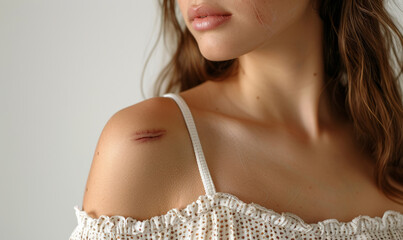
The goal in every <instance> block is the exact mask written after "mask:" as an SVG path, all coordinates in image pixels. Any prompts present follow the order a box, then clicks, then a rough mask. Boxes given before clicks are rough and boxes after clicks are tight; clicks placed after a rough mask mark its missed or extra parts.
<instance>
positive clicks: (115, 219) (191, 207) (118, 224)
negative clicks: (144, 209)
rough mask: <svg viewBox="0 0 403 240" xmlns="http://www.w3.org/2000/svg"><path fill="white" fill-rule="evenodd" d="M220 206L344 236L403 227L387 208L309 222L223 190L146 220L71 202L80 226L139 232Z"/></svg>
mask: <svg viewBox="0 0 403 240" xmlns="http://www.w3.org/2000/svg"><path fill="white" fill-rule="evenodd" d="M220 206H221V207H226V208H229V209H231V210H234V211H235V212H237V213H239V214H241V215H244V216H248V217H251V218H252V219H255V220H260V221H262V222H264V223H266V224H270V225H272V226H278V227H282V228H284V229H286V230H289V231H297V232H301V233H304V234H313V235H336V236H343V235H353V234H361V233H363V232H371V233H374V232H379V231H384V230H388V229H394V228H400V229H402V228H403V214H402V213H400V212H397V211H394V210H387V211H386V212H385V213H384V214H383V216H382V217H369V216H365V215H360V216H357V217H355V218H354V219H353V220H351V221H349V222H340V221H338V220H337V219H326V220H323V221H319V222H318V223H311V224H308V223H306V222H305V221H304V220H303V219H301V218H300V217H299V216H297V215H295V214H293V213H289V212H283V213H281V214H280V213H277V212H275V211H273V210H271V209H267V208H265V207H263V206H261V205H259V204H256V203H253V202H252V203H245V202H243V201H242V200H240V199H239V198H238V197H236V196H234V195H232V194H230V193H224V192H216V193H214V194H212V195H200V196H199V197H198V199H197V200H196V201H194V202H192V203H190V204H188V205H187V206H186V207H185V208H182V209H177V208H173V209H170V210H169V211H167V213H166V214H163V215H160V216H154V217H152V218H150V219H146V220H136V219H133V218H131V217H123V216H119V215H114V216H105V215H101V216H99V218H96V219H94V218H92V217H90V216H89V215H88V214H87V213H86V212H85V211H83V210H80V209H79V208H78V206H77V205H76V206H74V209H75V212H76V216H77V220H78V224H79V226H80V227H83V228H88V229H92V230H95V231H103V232H107V233H111V232H125V233H131V234H139V233H146V232H150V231H153V232H155V231H157V232H159V231H162V230H164V229H167V228H169V227H172V226H175V225H178V224H180V223H186V222H188V221H190V220H194V219H195V218H198V217H200V216H201V215H203V214H205V213H208V212H210V211H211V210H212V209H214V208H217V207H220Z"/></svg>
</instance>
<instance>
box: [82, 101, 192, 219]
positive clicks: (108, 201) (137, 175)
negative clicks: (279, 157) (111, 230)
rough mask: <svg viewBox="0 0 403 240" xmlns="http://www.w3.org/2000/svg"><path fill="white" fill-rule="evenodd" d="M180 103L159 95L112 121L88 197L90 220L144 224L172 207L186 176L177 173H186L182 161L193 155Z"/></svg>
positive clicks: (105, 132)
mask: <svg viewBox="0 0 403 240" xmlns="http://www.w3.org/2000/svg"><path fill="white" fill-rule="evenodd" d="M174 104H175V103H174V102H173V101H171V100H169V99H167V98H164V97H153V98H150V99H146V100H143V101H141V102H139V103H136V104H134V105H132V106H129V107H126V108H123V109H121V110H119V111H117V112H116V113H114V114H113V115H112V116H111V117H110V119H109V120H108V122H107V123H106V124H105V126H104V128H103V130H102V132H101V135H100V137H99V140H98V143H97V146H96V150H95V153H94V157H93V160H92V165H91V168H90V172H89V175H88V179H87V184H86V189H85V193H84V199H83V210H84V211H86V212H87V213H88V214H89V216H91V217H94V218H97V217H99V216H101V215H107V216H112V215H121V216H130V217H132V218H135V219H139V220H141V219H147V218H149V217H151V216H156V215H159V214H163V213H165V211H166V209H170V208H172V205H173V204H174V203H173V201H171V199H169V197H167V196H170V195H172V191H173V187H172V186H175V185H179V183H180V176H178V177H173V173H175V172H178V171H183V172H186V169H185V167H187V165H184V164H182V162H181V161H183V159H184V156H185V154H188V153H187V152H186V151H182V150H181V147H183V144H184V142H185V143H186V140H187V139H186V137H187V135H186V134H187V133H186V132H183V130H181V127H180V126H179V124H178V123H180V122H179V121H177V118H178V111H179V110H178V109H175V105H174ZM179 114H180V113H179ZM179 117H180V116H179ZM186 156H187V155H186ZM182 168H183V169H182Z"/></svg>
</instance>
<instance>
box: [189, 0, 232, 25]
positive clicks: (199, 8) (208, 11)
mask: <svg viewBox="0 0 403 240" xmlns="http://www.w3.org/2000/svg"><path fill="white" fill-rule="evenodd" d="M223 15H226V16H228V15H231V13H229V12H226V11H225V10H222V9H219V8H216V7H212V6H210V5H207V4H205V3H203V4H199V5H193V6H191V7H189V9H188V18H189V21H193V20H194V19H195V18H197V17H202V16H223Z"/></svg>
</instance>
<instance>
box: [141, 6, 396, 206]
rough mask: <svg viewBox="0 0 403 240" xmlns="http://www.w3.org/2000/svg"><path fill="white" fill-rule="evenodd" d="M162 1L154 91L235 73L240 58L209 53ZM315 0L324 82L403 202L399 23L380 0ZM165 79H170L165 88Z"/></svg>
mask: <svg viewBox="0 0 403 240" xmlns="http://www.w3.org/2000/svg"><path fill="white" fill-rule="evenodd" d="M158 3H159V7H160V10H161V15H160V16H161V25H160V26H161V29H160V32H159V36H158V39H157V41H156V43H155V45H154V47H153V49H152V51H151V53H150V55H151V54H152V52H153V51H154V49H155V46H156V44H157V43H158V42H159V40H160V37H161V34H163V36H164V44H165V47H166V48H167V49H168V50H171V51H172V52H171V53H170V54H172V55H171V58H170V61H168V63H167V64H166V65H165V66H164V67H163V69H162V70H161V72H160V73H159V75H158V77H157V79H156V82H155V85H154V89H153V90H154V92H153V94H154V96H160V95H161V94H163V93H167V92H178V91H179V92H181V91H185V90H187V89H190V88H193V87H195V86H197V85H199V84H201V83H203V82H205V81H207V80H211V81H220V80H223V79H225V78H226V77H228V76H231V75H232V74H235V73H237V71H238V60H237V59H231V60H227V61H209V60H207V59H205V58H204V57H203V56H202V54H201V53H200V51H199V48H198V45H197V42H196V40H195V39H194V37H193V35H192V34H191V33H190V31H189V30H188V29H187V28H186V26H185V25H184V24H183V22H182V20H181V18H180V20H178V17H177V16H178V12H177V10H178V9H177V8H176V4H175V0H158ZM318 3H319V5H317V9H316V10H317V12H318V14H319V16H320V18H321V19H322V21H323V26H324V31H323V32H324V38H323V39H324V41H323V46H322V47H323V50H324V51H323V52H324V56H323V57H324V62H325V74H326V76H327V78H326V81H327V82H326V83H325V85H326V90H327V91H329V93H330V94H331V96H332V103H333V104H334V105H335V107H336V108H337V109H338V110H339V111H340V112H341V113H343V114H345V116H347V117H348V119H349V120H350V121H351V122H352V123H353V126H354V134H355V137H356V139H357V140H358V141H359V142H360V143H361V144H362V146H363V148H364V150H365V151H367V152H369V153H370V154H371V156H372V157H373V159H374V160H375V161H376V162H375V168H374V173H373V175H374V178H375V182H376V184H377V186H378V188H380V189H381V190H382V192H383V193H384V194H385V195H386V196H387V197H388V198H389V199H391V200H393V201H395V202H397V203H399V204H402V205H403V201H399V200H402V199H403V188H402V187H403V100H402V90H401V86H400V84H401V83H399V77H400V76H401V75H402V72H403V57H402V56H403V51H402V47H403V36H402V30H401V29H399V28H398V27H400V28H401V26H400V25H398V22H397V20H396V19H393V17H392V16H391V15H390V14H389V13H388V12H387V10H386V9H385V6H384V1H383V0H354V1H335V0H320V2H318ZM167 46H169V47H167ZM172 48H173V49H172ZM399 51H402V52H399ZM150 55H149V57H148V58H147V61H146V63H145V67H146V66H147V63H148V61H149V58H150ZM392 57H394V58H392ZM399 57H400V58H399ZM145 67H144V68H143V73H142V77H141V80H143V76H144V69H145ZM396 70H397V71H396ZM395 71H396V72H395ZM163 83H166V86H165V89H164V90H162V91H161V88H162V85H163ZM143 96H144V94H143Z"/></svg>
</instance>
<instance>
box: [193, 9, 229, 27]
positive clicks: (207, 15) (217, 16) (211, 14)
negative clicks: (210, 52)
mask: <svg viewBox="0 0 403 240" xmlns="http://www.w3.org/2000/svg"><path fill="white" fill-rule="evenodd" d="M188 18H189V21H190V22H191V23H192V26H193V28H194V29H195V30H198V31H204V30H210V29H213V28H215V27H218V26H219V25H221V24H223V23H224V22H226V21H228V20H229V19H230V18H231V13H229V12H226V11H225V10H223V9H220V8H217V7H213V6H211V5H208V4H206V3H202V4H200V5H196V6H192V7H190V8H189V9H188Z"/></svg>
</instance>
